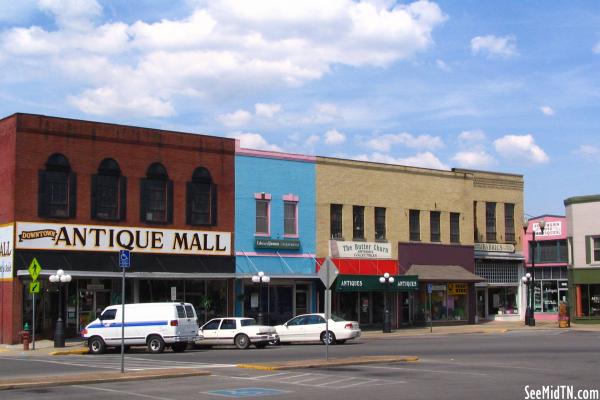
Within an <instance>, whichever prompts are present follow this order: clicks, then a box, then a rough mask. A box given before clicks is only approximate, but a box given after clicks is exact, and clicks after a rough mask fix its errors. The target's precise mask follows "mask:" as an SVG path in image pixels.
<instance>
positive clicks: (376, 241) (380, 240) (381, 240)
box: [375, 238, 389, 243]
mask: <svg viewBox="0 0 600 400" xmlns="http://www.w3.org/2000/svg"><path fill="white" fill-rule="evenodd" d="M375 243H389V242H388V240H387V239H386V238H383V239H375Z"/></svg>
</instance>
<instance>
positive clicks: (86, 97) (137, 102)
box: [68, 88, 175, 117]
mask: <svg viewBox="0 0 600 400" xmlns="http://www.w3.org/2000/svg"><path fill="white" fill-rule="evenodd" d="M68 100H69V102H71V104H73V105H74V106H76V107H77V108H79V109H80V110H82V111H83V112H85V113H87V114H90V115H125V114H127V115H128V116H131V115H136V116H145V115H146V116H152V117H169V116H172V115H174V114H175V110H174V109H173V107H172V105H171V104H170V103H169V102H167V101H163V100H161V99H160V98H158V97H155V96H143V95H140V94H137V95H136V96H128V95H126V94H125V93H121V92H118V91H116V90H113V89H111V88H98V89H93V90H86V91H85V92H83V93H82V94H81V95H80V96H77V97H69V99H68Z"/></svg>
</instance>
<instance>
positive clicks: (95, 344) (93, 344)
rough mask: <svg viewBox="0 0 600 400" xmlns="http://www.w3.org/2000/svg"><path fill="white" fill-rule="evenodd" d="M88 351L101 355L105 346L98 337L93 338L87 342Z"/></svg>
mask: <svg viewBox="0 0 600 400" xmlns="http://www.w3.org/2000/svg"><path fill="white" fill-rule="evenodd" d="M88 349H90V353H92V354H102V353H104V350H106V345H105V344H104V340H102V338H101V337H100V336H94V337H91V338H90V339H89V340H88Z"/></svg>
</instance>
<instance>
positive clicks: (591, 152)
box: [573, 144, 600, 162]
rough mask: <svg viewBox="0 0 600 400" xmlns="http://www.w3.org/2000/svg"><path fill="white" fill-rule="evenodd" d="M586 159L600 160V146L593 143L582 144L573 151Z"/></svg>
mask: <svg viewBox="0 0 600 400" xmlns="http://www.w3.org/2000/svg"><path fill="white" fill-rule="evenodd" d="M573 153H574V154H576V155H579V156H582V157H583V158H585V159H586V160H589V161H594V162H600V147H598V146H594V145H591V144H582V145H580V146H579V147H578V148H577V150H575V151H574V152H573Z"/></svg>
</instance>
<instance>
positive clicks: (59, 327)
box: [49, 269, 71, 347]
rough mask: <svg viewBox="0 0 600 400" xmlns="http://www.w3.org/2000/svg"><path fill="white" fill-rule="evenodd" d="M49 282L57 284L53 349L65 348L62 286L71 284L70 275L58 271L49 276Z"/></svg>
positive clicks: (60, 270)
mask: <svg viewBox="0 0 600 400" xmlns="http://www.w3.org/2000/svg"><path fill="white" fill-rule="evenodd" d="M49 280H50V282H52V283H56V284H58V319H57V320H56V327H55V328H54V347H65V324H64V321H63V305H62V303H63V294H62V286H63V284H66V283H69V282H71V275H69V274H65V271H63V270H62V269H59V270H58V271H56V274H55V275H50V278H49Z"/></svg>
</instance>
